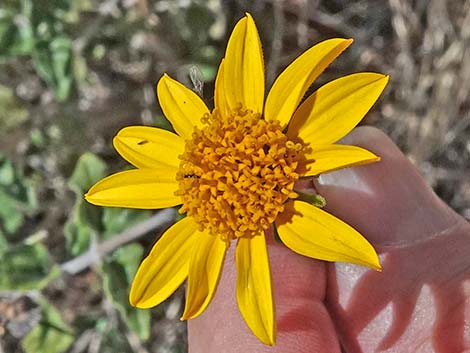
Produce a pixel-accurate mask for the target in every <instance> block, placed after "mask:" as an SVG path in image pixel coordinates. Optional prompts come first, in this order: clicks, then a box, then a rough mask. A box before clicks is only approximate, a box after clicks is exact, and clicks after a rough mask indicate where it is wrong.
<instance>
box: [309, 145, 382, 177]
mask: <svg viewBox="0 0 470 353" xmlns="http://www.w3.org/2000/svg"><path fill="white" fill-rule="evenodd" d="M305 158H306V163H305V167H306V168H307V172H306V173H304V174H303V175H302V176H315V175H319V174H321V173H328V172H332V171H334V170H337V169H341V168H346V167H352V166H357V165H362V164H368V163H373V162H377V161H379V160H380V157H378V156H376V155H375V154H373V153H372V152H370V151H368V150H366V149H364V148H360V147H356V146H348V145H319V146H311V151H310V152H308V153H306V154H305Z"/></svg>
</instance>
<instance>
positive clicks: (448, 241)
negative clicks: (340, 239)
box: [188, 127, 470, 353]
mask: <svg viewBox="0 0 470 353" xmlns="http://www.w3.org/2000/svg"><path fill="white" fill-rule="evenodd" d="M344 142H345V143H348V144H353V145H358V146H362V147H364V148H367V149H369V150H371V151H373V152H375V153H377V154H378V155H380V156H382V160H381V162H380V163H377V164H373V165H369V166H363V167H359V168H352V169H346V170H341V171H337V172H334V173H331V174H325V175H323V176H321V177H320V178H319V180H317V182H316V186H317V188H318V189H319V190H320V191H321V192H322V194H323V195H324V196H325V197H326V198H327V199H328V210H329V211H330V212H332V213H333V214H335V215H337V216H338V217H341V218H342V219H345V220H346V221H348V222H349V223H350V224H352V225H353V226H354V227H355V228H357V229H358V230H360V231H361V233H362V234H363V235H364V236H366V237H367V238H368V239H369V240H371V241H372V242H373V243H374V244H375V245H376V246H377V248H378V252H379V254H380V257H381V260H382V265H383V271H382V273H378V272H376V271H371V270H368V269H366V268H364V267H359V266H355V265H351V264H343V263H341V264H340V263H335V264H331V263H323V262H320V261H316V260H312V259H308V258H305V257H301V256H298V255H296V254H293V253H291V252H289V251H287V250H286V249H285V248H284V247H283V246H280V245H279V244H276V243H274V242H271V243H270V244H269V245H268V249H269V254H270V262H271V269H272V277H273V283H274V288H275V289H274V291H275V296H276V305H277V314H278V336H277V345H276V346H275V347H271V348H268V347H265V346H263V345H261V344H260V343H259V342H258V341H257V340H256V339H255V338H254V337H253V336H252V335H251V333H250V332H249V331H248V330H247V329H246V327H245V325H244V323H243V321H242V319H241V317H240V316H239V314H238V311H237V307H236V303H235V300H234V298H233V295H232V294H231V293H233V291H234V284H233V283H234V281H233V280H234V277H235V275H236V274H235V268H234V264H233V262H232V261H230V260H227V261H226V266H225V268H224V273H223V276H222V278H221V281H220V283H219V287H218V291H217V294H216V296H215V298H214V300H213V302H212V304H211V306H210V307H209V308H208V310H207V311H206V312H205V313H204V314H203V315H201V316H200V317H199V318H197V319H195V320H192V321H190V322H189V323H188V325H189V352H190V353H203V352H204V353H216V352H217V353H218V352H222V351H223V352H225V353H236V352H245V351H246V352H251V353H262V352H269V353H273V352H282V353H294V352H295V353H304V352H305V353H307V352H308V353H310V352H318V353H340V352H345V353H372V352H388V353H411V352H413V353H414V352H419V353H464V352H470V336H469V335H468V328H469V327H470V257H469V255H468V254H470V225H469V223H468V222H467V221H465V220H464V219H463V218H462V217H460V216H459V215H457V214H456V213H455V212H454V211H453V210H451V209H450V208H449V207H448V206H447V205H445V204H444V203H443V202H442V201H441V200H440V199H439V198H438V197H437V196H436V195H435V194H434V193H433V191H432V190H431V189H430V187H429V186H428V185H426V183H425V181H424V180H423V178H422V177H421V176H420V175H419V173H418V172H417V170H416V168H415V167H414V166H413V165H412V164H411V163H410V162H409V160H408V159H407V158H406V157H405V156H404V155H403V154H402V153H401V152H400V151H399V150H398V148H397V147H396V146H395V145H394V144H393V142H392V141H391V140H390V139H389V138H388V137H387V136H385V135H384V134H383V133H382V132H380V131H378V130H376V129H373V128H364V127H361V128H358V129H357V130H355V131H353V132H352V133H351V134H350V135H349V136H347V137H346V138H345V139H344ZM344 200H348V202H347V203H345V202H344ZM230 258H231V256H229V255H228V256H227V259H230ZM230 298H232V299H230ZM227 317H230V318H231V319H230V320H226V318H227ZM341 347H342V348H341Z"/></svg>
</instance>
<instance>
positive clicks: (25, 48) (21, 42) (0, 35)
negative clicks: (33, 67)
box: [0, 7, 34, 59]
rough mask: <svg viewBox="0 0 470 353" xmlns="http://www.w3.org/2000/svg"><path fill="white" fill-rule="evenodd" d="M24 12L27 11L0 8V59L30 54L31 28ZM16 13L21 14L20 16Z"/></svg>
mask: <svg viewBox="0 0 470 353" xmlns="http://www.w3.org/2000/svg"><path fill="white" fill-rule="evenodd" d="M25 10H27V9H25V8H23V9H22V10H20V9H19V7H4V8H0V49H1V52H0V58H5V59H6V58H11V57H14V56H17V55H27V54H30V53H31V52H32V50H33V47H34V34H33V28H32V26H31V22H30V21H29V18H28V16H27V15H28V13H27V12H25ZM18 12H21V15H20V16H18ZM15 17H16V20H15Z"/></svg>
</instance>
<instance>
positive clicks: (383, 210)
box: [317, 127, 459, 250]
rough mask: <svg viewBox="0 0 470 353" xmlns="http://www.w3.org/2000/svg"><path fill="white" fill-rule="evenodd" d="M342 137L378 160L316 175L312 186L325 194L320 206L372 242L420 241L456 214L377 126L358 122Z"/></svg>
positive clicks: (445, 225) (444, 226)
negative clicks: (362, 124) (356, 127)
mask: <svg viewBox="0 0 470 353" xmlns="http://www.w3.org/2000/svg"><path fill="white" fill-rule="evenodd" d="M342 142H344V143H346V144H349V145H356V146H360V147H364V148H366V149H368V150H370V151H372V152H374V153H375V154H377V155H378V156H379V157H381V161H380V162H378V163H374V164H370V165H366V166H361V167H354V168H347V169H343V170H340V171H337V172H333V173H329V174H324V175H321V176H320V177H319V179H318V182H317V189H318V191H319V192H320V194H322V195H323V196H324V197H325V198H326V200H327V207H326V209H327V210H329V211H331V213H333V214H334V215H336V216H337V217H339V218H340V219H342V220H344V221H346V222H348V223H350V224H351V225H353V226H354V227H355V228H356V229H357V230H358V231H359V232H361V233H362V234H364V235H367V238H368V240H369V241H370V242H371V243H372V244H373V245H374V246H375V247H376V248H378V249H379V250H380V249H381V248H384V247H388V246H393V247H397V246H406V245H409V244H412V243H416V242H419V241H423V240H425V239H426V238H427V237H428V236H429V235H430V234H435V233H436V232H440V231H443V230H445V229H447V228H448V227H449V225H451V224H454V223H455V222H456V221H457V219H458V218H459V217H458V215H456V214H455V212H454V211H452V210H451V209H450V208H449V207H448V206H447V205H445V204H444V203H443V202H442V201H441V200H440V199H439V198H438V197H437V196H436V195H435V194H434V192H433V191H432V189H431V188H430V187H429V186H428V185H427V184H426V182H425V180H424V179H423V178H422V177H421V176H420V174H419V173H418V172H417V170H416V168H415V167H414V166H413V165H412V164H411V162H410V161H409V160H408V158H406V157H405V156H404V155H403V153H401V151H400V150H399V149H398V148H397V146H396V145H395V144H394V143H393V142H392V141H391V140H390V138H388V136H386V135H385V134H384V133H382V132H381V131H380V130H377V129H375V128H370V127H360V128H358V129H356V130H354V131H353V132H352V133H351V134H349V135H348V136H347V137H346V138H345V139H344V140H343V141H342ZM423 206H426V207H423ZM417 228H419V231H417V230H418V229H417Z"/></svg>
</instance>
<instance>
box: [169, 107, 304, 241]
mask: <svg viewBox="0 0 470 353" xmlns="http://www.w3.org/2000/svg"><path fill="white" fill-rule="evenodd" d="M202 121H203V123H204V126H203V128H202V129H195V130H194V132H193V134H192V138H191V139H190V140H188V141H186V146H185V151H184V153H183V154H182V155H181V156H180V159H181V163H180V168H179V171H178V174H177V180H178V182H179V190H178V191H177V194H178V195H181V197H182V199H183V206H182V208H181V209H180V212H181V213H185V212H186V213H187V215H188V216H192V217H193V218H194V219H195V220H196V222H197V223H198V224H199V226H200V228H201V230H202V229H209V230H210V232H211V233H212V234H214V235H218V236H220V237H222V238H223V239H226V240H232V239H235V238H240V237H252V236H255V235H258V234H260V232H262V231H264V230H266V229H268V228H269V226H270V225H271V224H272V223H273V222H274V220H275V219H276V217H277V215H278V214H279V213H280V212H282V211H283V210H284V204H285V202H286V201H287V200H288V199H293V198H297V196H298V194H297V193H296V192H295V191H294V184H295V182H296V181H297V180H298V179H299V172H298V168H299V161H300V160H301V159H302V157H303V150H304V146H303V145H302V144H300V143H294V142H293V141H291V140H289V139H288V137H287V136H286V135H285V134H284V133H283V131H282V127H281V125H280V123H279V122H278V121H273V122H268V121H266V120H264V119H262V117H261V115H260V114H258V113H253V112H252V111H250V110H245V109H237V110H235V111H234V112H232V114H229V115H228V116H221V115H220V114H219V113H218V112H217V110H214V111H213V112H212V114H206V115H205V116H204V117H203V118H202Z"/></svg>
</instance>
